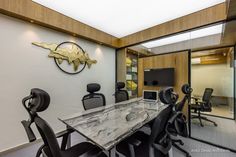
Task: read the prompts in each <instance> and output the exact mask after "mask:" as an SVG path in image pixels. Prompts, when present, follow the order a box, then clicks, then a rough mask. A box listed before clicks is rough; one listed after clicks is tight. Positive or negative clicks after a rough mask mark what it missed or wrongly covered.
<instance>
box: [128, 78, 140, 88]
mask: <svg viewBox="0 0 236 157" xmlns="http://www.w3.org/2000/svg"><path fill="white" fill-rule="evenodd" d="M126 82H127V87H128V88H129V89H131V90H136V89H137V87H138V86H137V84H136V83H135V82H134V81H132V80H129V81H126Z"/></svg>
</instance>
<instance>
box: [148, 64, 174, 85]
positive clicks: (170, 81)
mask: <svg viewBox="0 0 236 157" xmlns="http://www.w3.org/2000/svg"><path fill="white" fill-rule="evenodd" d="M174 76H175V69H174V68H163V69H149V70H144V86H174V82H175V79H174Z"/></svg>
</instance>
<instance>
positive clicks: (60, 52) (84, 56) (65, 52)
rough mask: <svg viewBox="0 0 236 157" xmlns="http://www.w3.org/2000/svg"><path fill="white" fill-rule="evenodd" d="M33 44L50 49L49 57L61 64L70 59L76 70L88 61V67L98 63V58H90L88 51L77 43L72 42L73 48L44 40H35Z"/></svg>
mask: <svg viewBox="0 0 236 157" xmlns="http://www.w3.org/2000/svg"><path fill="white" fill-rule="evenodd" d="M32 44H33V45H35V46H39V47H42V48H44V49H48V50H49V51H50V53H49V55H48V57H50V58H55V59H56V60H57V62H58V63H59V64H61V63H62V62H63V61H64V60H66V61H68V63H69V64H73V66H74V71H77V70H78V67H79V66H80V64H85V63H86V64H87V66H88V68H90V67H91V65H92V64H96V63H97V61H96V60H92V59H90V57H89V55H88V53H87V52H83V51H82V49H80V48H79V47H78V46H76V45H75V44H72V47H71V48H68V47H58V44H49V43H44V42H41V43H40V42H33V43H32ZM56 48H57V49H56Z"/></svg>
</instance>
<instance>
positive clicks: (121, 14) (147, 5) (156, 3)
mask: <svg viewBox="0 0 236 157" xmlns="http://www.w3.org/2000/svg"><path fill="white" fill-rule="evenodd" d="M33 1H34V2H37V3H39V4H41V5H43V6H45V7H48V8H50V9H53V10H55V11H57V12H59V13H61V14H64V15H66V16H69V17H71V18H73V19H75V20H78V21H80V22H83V23H85V24H87V25H89V26H92V27H94V28H96V29H99V30H101V31H104V32H106V33H108V34H111V35H113V36H116V37H119V38H120V37H124V36H126V35H129V34H132V33H135V32H138V31H141V30H144V29H147V28H150V27H152V26H155V25H158V24H161V23H164V22H167V21H170V20H173V19H176V18H179V17H182V16H185V15H188V14H191V13H194V12H197V11H199V10H202V9H205V8H208V7H211V6H214V5H216V4H219V3H223V2H225V0H138V1H134V0H95V1H93V0H69V1H68V0H33Z"/></svg>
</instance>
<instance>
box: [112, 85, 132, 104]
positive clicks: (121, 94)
mask: <svg viewBox="0 0 236 157" xmlns="http://www.w3.org/2000/svg"><path fill="white" fill-rule="evenodd" d="M123 88H125V83H124V82H117V83H116V92H115V102H116V103H118V102H122V101H126V100H129V94H128V92H127V90H124V89H123Z"/></svg>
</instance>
